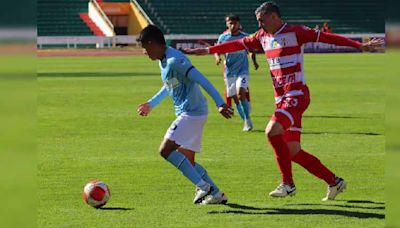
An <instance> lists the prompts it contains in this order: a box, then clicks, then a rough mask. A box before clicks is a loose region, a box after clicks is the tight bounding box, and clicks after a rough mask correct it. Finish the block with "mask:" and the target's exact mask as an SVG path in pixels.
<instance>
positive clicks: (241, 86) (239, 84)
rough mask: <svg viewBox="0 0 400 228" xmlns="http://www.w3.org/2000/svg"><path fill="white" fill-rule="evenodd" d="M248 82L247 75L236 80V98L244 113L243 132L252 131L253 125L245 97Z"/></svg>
mask: <svg viewBox="0 0 400 228" xmlns="http://www.w3.org/2000/svg"><path fill="white" fill-rule="evenodd" d="M248 82H249V77H248V75H242V76H239V77H238V78H237V80H236V92H237V97H238V99H239V102H240V105H241V106H242V108H243V113H244V127H243V131H251V130H252V129H253V123H252V122H251V119H250V107H249V101H248V100H247V96H246V92H247V87H248Z"/></svg>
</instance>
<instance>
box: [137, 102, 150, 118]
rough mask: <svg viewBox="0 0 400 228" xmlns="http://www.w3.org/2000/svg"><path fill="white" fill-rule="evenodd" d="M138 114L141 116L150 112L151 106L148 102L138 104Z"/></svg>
mask: <svg viewBox="0 0 400 228" xmlns="http://www.w3.org/2000/svg"><path fill="white" fill-rule="evenodd" d="M137 112H138V114H139V115H141V116H147V115H149V113H150V112H151V106H150V104H149V103H147V102H146V103H143V104H140V105H139V107H138V110H137Z"/></svg>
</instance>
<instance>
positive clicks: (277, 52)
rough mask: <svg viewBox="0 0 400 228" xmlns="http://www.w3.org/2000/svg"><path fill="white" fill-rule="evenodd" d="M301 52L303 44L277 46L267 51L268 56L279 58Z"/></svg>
mask: <svg viewBox="0 0 400 228" xmlns="http://www.w3.org/2000/svg"><path fill="white" fill-rule="evenodd" d="M300 53H301V46H295V47H285V48H277V49H272V50H267V51H265V54H266V56H267V58H277V57H282V56H287V55H294V54H300Z"/></svg>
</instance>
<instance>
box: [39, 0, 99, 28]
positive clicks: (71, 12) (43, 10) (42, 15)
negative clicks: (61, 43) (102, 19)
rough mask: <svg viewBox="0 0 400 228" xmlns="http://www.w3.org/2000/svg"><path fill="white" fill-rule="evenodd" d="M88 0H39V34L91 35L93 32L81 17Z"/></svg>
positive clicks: (86, 7) (86, 8)
mask: <svg viewBox="0 0 400 228" xmlns="http://www.w3.org/2000/svg"><path fill="white" fill-rule="evenodd" d="M88 2H89V1H88V0H68V1H63V0H61V1H54V0H38V2H37V4H38V6H37V7H38V13H37V14H38V15H37V17H38V21H37V23H38V24H37V26H38V36H69V35H77V36H89V35H93V32H92V31H91V30H90V28H89V27H88V26H87V25H86V24H85V22H84V21H83V20H82V19H81V18H80V13H83V12H88Z"/></svg>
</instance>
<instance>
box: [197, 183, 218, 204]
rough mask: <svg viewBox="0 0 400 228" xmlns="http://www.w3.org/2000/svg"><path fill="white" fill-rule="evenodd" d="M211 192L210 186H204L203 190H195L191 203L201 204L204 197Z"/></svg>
mask: <svg viewBox="0 0 400 228" xmlns="http://www.w3.org/2000/svg"><path fill="white" fill-rule="evenodd" d="M212 191H213V188H212V186H211V185H210V184H206V185H205V186H204V187H203V188H196V192H195V194H194V199H193V203H194V204H198V203H201V202H202V201H203V199H204V198H205V197H206V196H208V195H210V194H211V192H212Z"/></svg>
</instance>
